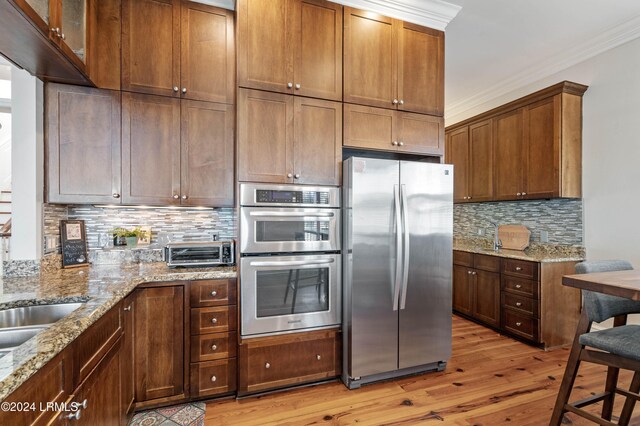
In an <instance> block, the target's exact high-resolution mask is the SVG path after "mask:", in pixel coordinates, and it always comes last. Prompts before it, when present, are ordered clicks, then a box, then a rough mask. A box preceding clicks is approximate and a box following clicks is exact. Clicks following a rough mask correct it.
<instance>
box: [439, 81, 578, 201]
mask: <svg viewBox="0 0 640 426" xmlns="http://www.w3.org/2000/svg"><path fill="white" fill-rule="evenodd" d="M586 90H587V86H583V85H580V84H577V83H572V82H567V81H565V82H562V83H559V84H556V85H554V86H551V87H548V88H546V89H543V90H540V91H538V92H535V93H533V94H531V95H528V96H525V97H523V98H521V99H517V100H515V101H513V102H510V103H508V104H506V105H503V106H500V107H498V108H495V109H493V110H491V111H487V112H486V113H483V114H480V115H478V116H476V117H472V118H470V119H468V120H465V121H463V122H461V123H457V124H455V125H453V126H449V127H448V128H447V129H446V133H447V141H448V142H447V146H448V148H447V155H446V157H447V161H449V162H451V161H455V162H456V163H457V164H458V166H457V167H456V184H457V185H459V186H458V188H459V189H460V190H463V185H464V184H462V183H458V181H459V180H461V178H460V176H461V175H464V176H463V177H464V178H466V179H467V180H468V182H467V188H466V191H468V193H467V192H466V191H465V194H459V195H462V199H460V197H459V196H456V197H455V202H468V201H471V202H473V201H501V200H523V199H541V198H580V197H581V194H582V179H581V178H582V96H583V94H584V92H585V91H586ZM490 123H493V124H490ZM464 129H469V144H470V145H469V146H470V148H469V152H470V153H469V159H472V160H473V162H472V160H467V161H465V160H464V159H463V158H462V148H461V146H462V145H463V142H462V141H461V135H462V134H463V133H464V131H465V130H464ZM479 141H480V142H479ZM490 141H491V142H490ZM490 146H491V147H490ZM489 149H491V150H492V152H493V161H491V159H490V158H489V157H488V155H487V152H488V150H489ZM471 150H475V152H474V153H473V154H471ZM478 159H481V160H479V162H478V163H477V164H476V163H475V161H476V160H478ZM491 182H493V192H492V193H491V191H490V186H491ZM470 186H472V188H470ZM464 197H467V198H464ZM468 197H471V198H468Z"/></svg>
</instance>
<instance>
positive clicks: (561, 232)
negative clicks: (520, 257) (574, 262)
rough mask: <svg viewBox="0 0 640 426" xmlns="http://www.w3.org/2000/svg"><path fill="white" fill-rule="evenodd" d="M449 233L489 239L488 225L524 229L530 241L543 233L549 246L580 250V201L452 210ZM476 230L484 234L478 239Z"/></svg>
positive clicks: (473, 205)
mask: <svg viewBox="0 0 640 426" xmlns="http://www.w3.org/2000/svg"><path fill="white" fill-rule="evenodd" d="M453 214H454V219H453V220H454V225H453V233H454V237H457V238H478V237H484V238H490V239H493V236H494V235H493V233H494V228H493V225H492V223H497V224H500V225H511V224H515V225H524V226H526V227H527V228H529V230H530V231H531V241H532V242H534V243H540V242H542V241H541V240H540V237H541V231H547V233H548V238H549V241H548V243H549V244H560V245H569V246H576V247H581V246H584V241H583V227H582V200H573V199H571V200H569V199H556V200H534V201H503V202H495V203H469V204H456V205H455V206H454V213H453ZM478 229H482V230H484V232H485V235H484V236H480V235H478Z"/></svg>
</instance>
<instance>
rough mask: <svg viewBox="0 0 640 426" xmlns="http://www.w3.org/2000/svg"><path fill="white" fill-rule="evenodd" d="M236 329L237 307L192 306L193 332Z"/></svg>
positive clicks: (205, 332)
mask: <svg viewBox="0 0 640 426" xmlns="http://www.w3.org/2000/svg"><path fill="white" fill-rule="evenodd" d="M235 329H236V307H235V306H221V307H219V308H192V309H191V334H192V335H194V334H207V333H221V332H226V331H233V330H235Z"/></svg>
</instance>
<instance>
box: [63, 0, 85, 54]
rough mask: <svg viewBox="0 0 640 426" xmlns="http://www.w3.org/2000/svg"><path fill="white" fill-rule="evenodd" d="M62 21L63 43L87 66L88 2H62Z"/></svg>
mask: <svg viewBox="0 0 640 426" xmlns="http://www.w3.org/2000/svg"><path fill="white" fill-rule="evenodd" d="M60 19H61V24H60V31H61V34H62V35H61V38H62V42H63V43H65V44H66V45H67V46H68V47H69V49H71V51H72V52H73V54H74V55H76V56H77V57H78V58H79V59H80V60H81V61H82V62H83V63H85V64H86V49H87V0H62V7H61V14H60Z"/></svg>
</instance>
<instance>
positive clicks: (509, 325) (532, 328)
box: [502, 308, 538, 342]
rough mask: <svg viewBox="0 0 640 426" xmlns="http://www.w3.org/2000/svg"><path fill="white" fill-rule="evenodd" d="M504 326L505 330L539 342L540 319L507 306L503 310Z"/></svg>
mask: <svg viewBox="0 0 640 426" xmlns="http://www.w3.org/2000/svg"><path fill="white" fill-rule="evenodd" d="M502 327H503V328H504V330H505V331H508V332H511V333H513V334H516V335H518V336H520V337H524V338H525V339H528V340H532V341H534V342H538V320H537V319H536V318H533V317H531V316H529V315H524V314H520V313H517V312H515V311H512V310H511V309H508V308H505V309H503V310H502Z"/></svg>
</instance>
